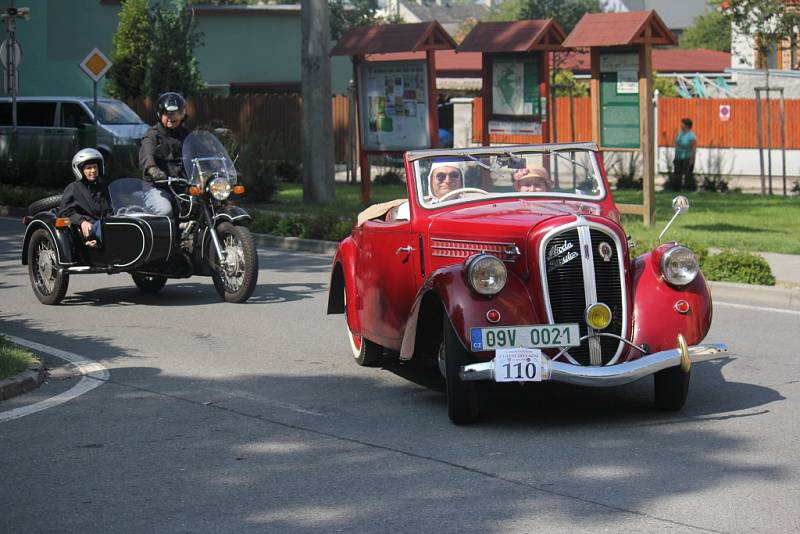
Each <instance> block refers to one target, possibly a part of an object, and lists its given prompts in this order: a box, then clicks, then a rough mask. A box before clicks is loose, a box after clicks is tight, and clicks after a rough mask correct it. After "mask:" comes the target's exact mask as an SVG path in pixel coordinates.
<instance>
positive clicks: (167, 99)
mask: <svg viewBox="0 0 800 534" xmlns="http://www.w3.org/2000/svg"><path fill="white" fill-rule="evenodd" d="M185 110H186V100H184V99H183V97H182V96H181V95H179V94H178V93H164V94H163V95H161V96H159V97H158V103H157V104H156V115H157V116H158V118H159V119H161V115H163V114H164V113H166V112H168V111H181V112H183V111H185Z"/></svg>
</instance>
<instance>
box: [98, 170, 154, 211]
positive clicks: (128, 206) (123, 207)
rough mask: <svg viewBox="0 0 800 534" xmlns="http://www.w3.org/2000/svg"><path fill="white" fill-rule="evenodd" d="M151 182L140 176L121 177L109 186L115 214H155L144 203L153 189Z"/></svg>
mask: <svg viewBox="0 0 800 534" xmlns="http://www.w3.org/2000/svg"><path fill="white" fill-rule="evenodd" d="M152 188H153V186H151V185H150V184H149V183H147V182H145V181H144V180H140V179H139V178H119V179H117V180H114V181H113V182H111V184H109V186H108V194H109V196H110V197H111V208H112V209H113V210H114V215H131V216H135V215H154V214H155V212H154V211H153V210H152V209H151V208H149V207H147V206H146V205H145V203H144V197H145V195H146V194H147V192H148V191H149V190H150V189H152Z"/></svg>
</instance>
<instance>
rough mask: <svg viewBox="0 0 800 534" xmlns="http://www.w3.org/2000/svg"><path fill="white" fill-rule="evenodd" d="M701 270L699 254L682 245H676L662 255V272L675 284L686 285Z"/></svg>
mask: <svg viewBox="0 0 800 534" xmlns="http://www.w3.org/2000/svg"><path fill="white" fill-rule="evenodd" d="M698 272H700V267H699V265H698V263H697V256H695V255H694V252H692V251H691V250H689V249H688V248H686V247H682V246H680V245H678V246H674V247H672V248H671V249H669V250H668V251H666V252H665V253H664V255H663V256H661V274H663V275H664V278H666V280H667V282H669V283H670V284H672V285H674V286H685V285H687V284H690V283H691V282H692V280H694V278H695V277H696V276H697V273H698Z"/></svg>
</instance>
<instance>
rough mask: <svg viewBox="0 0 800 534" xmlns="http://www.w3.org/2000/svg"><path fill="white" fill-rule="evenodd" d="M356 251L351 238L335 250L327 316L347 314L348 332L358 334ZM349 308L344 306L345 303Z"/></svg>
mask: <svg viewBox="0 0 800 534" xmlns="http://www.w3.org/2000/svg"><path fill="white" fill-rule="evenodd" d="M356 253H357V250H356V246H355V243H354V242H353V240H352V238H350V237H348V238H346V239H344V240H343V241H342V242H341V243H340V244H339V248H338V249H337V250H336V254H335V255H334V257H333V266H332V268H331V281H330V286H329V289H328V311H327V313H328V315H331V314H336V313H345V312H347V324H348V326H349V327H350V330H351V331H353V332H355V333H358V332H360V322H359V320H358V308H359V304H360V303H359V300H358V295H357V293H356V256H357V254H356ZM348 302H349V303H350V306H346V303H348Z"/></svg>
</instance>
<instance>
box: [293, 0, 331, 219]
mask: <svg viewBox="0 0 800 534" xmlns="http://www.w3.org/2000/svg"><path fill="white" fill-rule="evenodd" d="M300 16H301V25H302V32H303V42H302V46H303V52H302V68H303V130H302V137H303V201H304V202H310V203H314V204H329V203H331V202H333V200H334V196H335V191H334V168H333V114H332V111H331V62H330V58H329V57H328V51H329V50H328V49H329V42H330V29H329V26H328V19H329V14H328V2H327V0H302V3H301V15H300Z"/></svg>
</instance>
